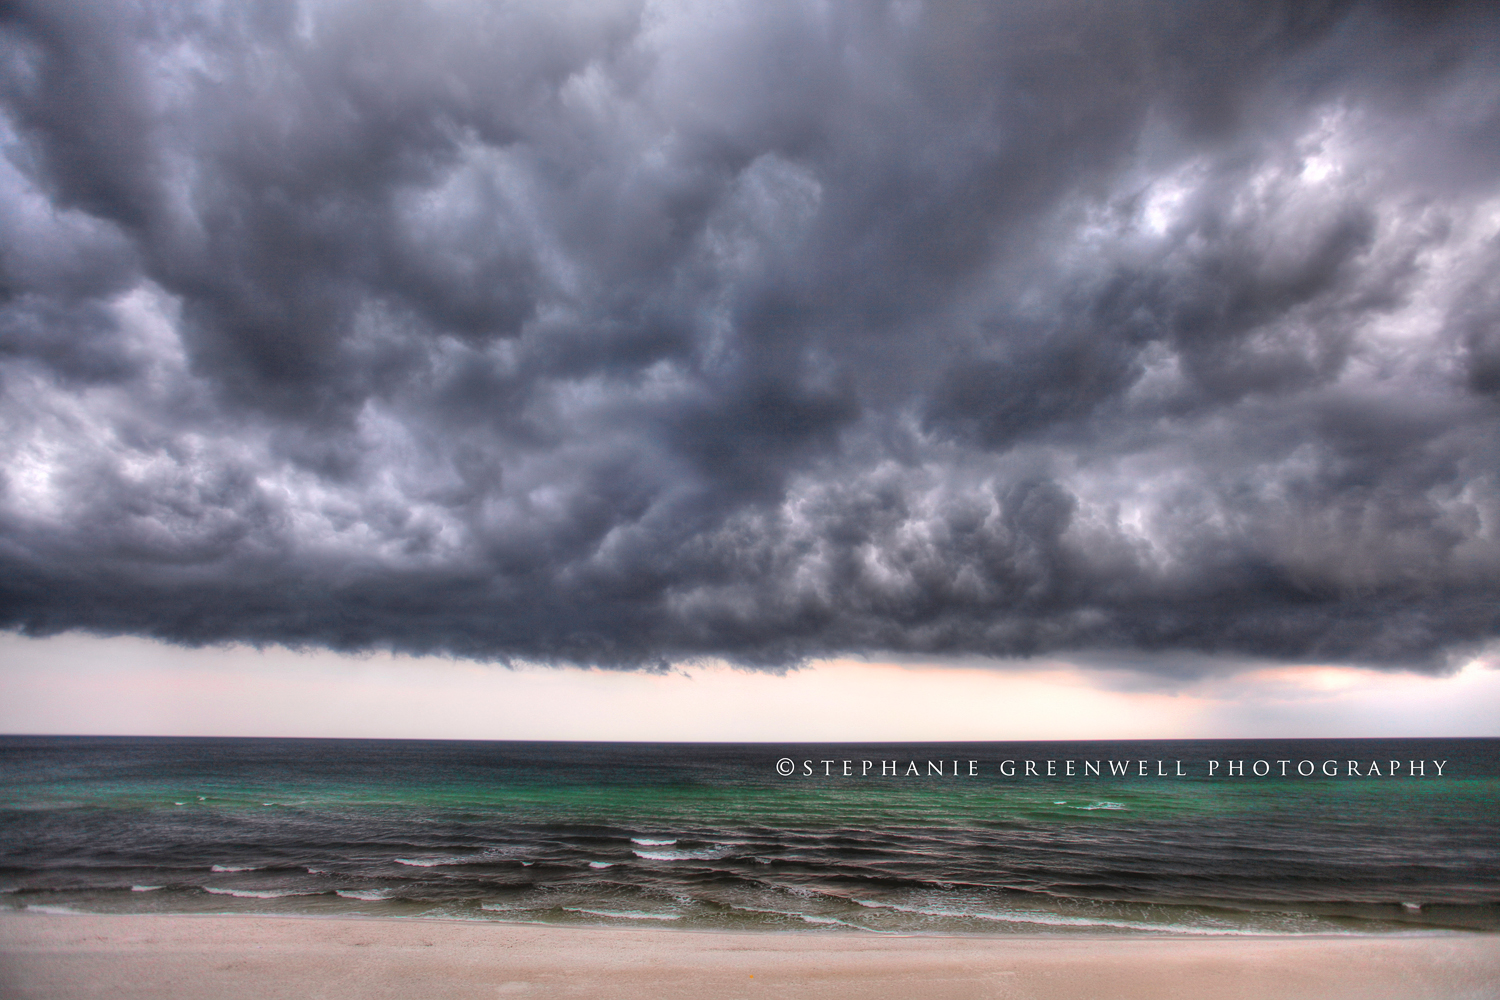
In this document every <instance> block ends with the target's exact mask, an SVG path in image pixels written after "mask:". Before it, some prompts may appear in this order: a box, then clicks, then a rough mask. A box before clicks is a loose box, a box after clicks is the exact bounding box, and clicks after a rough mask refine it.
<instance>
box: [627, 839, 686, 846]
mask: <svg viewBox="0 0 1500 1000" xmlns="http://www.w3.org/2000/svg"><path fill="white" fill-rule="evenodd" d="M630 842H631V843H632V844H640V845H641V846H642V847H671V846H672V845H673V844H675V843H677V841H675V840H652V839H651V838H650V837H631V838H630Z"/></svg>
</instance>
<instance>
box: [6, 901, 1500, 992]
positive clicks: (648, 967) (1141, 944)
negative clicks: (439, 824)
mask: <svg viewBox="0 0 1500 1000" xmlns="http://www.w3.org/2000/svg"><path fill="white" fill-rule="evenodd" d="M0 996H4V997H6V998H24V1000H30V998H42V997H45V998H49V1000H53V998H55V1000H63V998H67V1000H73V998H84V997H119V998H127V1000H128V998H141V1000H148V998H149V1000H177V998H189V997H191V998H213V1000H238V998H246V1000H249V998H255V1000H280V998H288V1000H291V998H296V1000H305V998H321V1000H345V998H354V997H359V998H366V997H371V998H385V997H389V998H392V1000H398V998H399V1000H424V998H428V997H432V998H437V997H442V998H445V1000H467V998H471V997H483V998H485V1000H495V998H506V997H517V998H524V997H568V998H583V1000H591V998H606V997H607V998H613V1000H635V998H639V1000H648V998H649V1000H678V998H695V1000H698V998H702V1000H735V998H741V997H744V998H752V997H766V998H769V997H776V998H827V1000H835V998H836V1000H875V998H880V1000H958V998H963V1000H968V998H986V1000H1007V998H1016V1000H1021V998H1024V1000H1063V998H1067V1000H1137V998H1139V1000H1148V998H1149V1000H1177V998H1181V1000H1220V998H1244V1000H1294V998H1296V1000H1301V998H1306V1000H1313V998H1316V1000H1345V998H1351V1000H1352V998H1359V1000H1398V998H1399V1000H1423V998H1438V1000H1495V998H1497V997H1500V935H1478V934H1474V935H1458V934H1431V935H1412V936H1401V937H1379V938H1373V937H1358V938H1356V937H1300V938H1290V937H1288V938H1250V937H1239V938H1196V939H1180V938H1160V937H1122V938H1109V939H1101V938H1096V939H1091V940H1082V939H1078V938H1059V937H1025V938H978V937H975V938H960V937H886V936H875V935H870V934H778V933H733V934H728V933H711V932H691V931H660V930H640V931H636V930H596V929H584V928H576V929H575V928H567V927H540V926H531V925H517V924H485V923H470V922H462V921H436V920H432V921H429V920H349V919H335V918H282V917H196V916H72V915H60V914H36V913H8V914H0Z"/></svg>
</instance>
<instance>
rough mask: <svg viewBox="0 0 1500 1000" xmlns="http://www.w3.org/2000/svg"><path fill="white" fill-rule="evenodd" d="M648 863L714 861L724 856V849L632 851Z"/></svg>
mask: <svg viewBox="0 0 1500 1000" xmlns="http://www.w3.org/2000/svg"><path fill="white" fill-rule="evenodd" d="M630 853H632V854H634V855H635V856H636V857H638V858H645V859H646V860H647V861H712V860H714V859H715V858H722V857H723V856H724V848H722V847H700V848H699V849H698V850H696V851H631V852H630Z"/></svg>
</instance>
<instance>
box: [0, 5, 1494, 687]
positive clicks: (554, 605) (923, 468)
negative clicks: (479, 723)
mask: <svg viewBox="0 0 1500 1000" xmlns="http://www.w3.org/2000/svg"><path fill="white" fill-rule="evenodd" d="M0 18H3V20H0V150H3V154H4V156H3V159H0V380H3V381H0V393H3V396H0V421H3V426H4V431H5V433H4V436H3V439H0V452H3V456H4V460H3V467H0V471H3V480H0V623H3V625H4V626H5V627H9V628H11V629H20V630H23V631H25V632H27V633H30V634H48V633H52V632H57V631H61V630H67V629H85V630H90V631H94V632H99V633H104V634H115V633H129V634H141V635H151V636H156V637H159V638H164V639H168V640H172V641H178V642H186V643H213V642H220V641H235V640H240V641H249V642H257V643H267V642H269V643H287V644H292V645H303V644H313V645H326V646H329V647H332V648H336V649H363V648H393V649H396V650H402V651H412V652H429V651H440V652H448V653H452V654H456V655H461V656H473V657H480V658H493V659H509V658H525V659H532V660H542V661H571V662H578V663H587V664H597V665H604V666H625V667H628V666H653V665H657V664H660V663H663V662H667V661H677V660H682V659H691V658H695V657H723V658H726V659H729V660H731V661H734V662H738V663H741V664H746V665H753V666H771V667H778V666H784V665H787V664H790V663H796V662H799V661H801V660H804V659H806V658H809V657H818V656H823V655H831V654H848V653H856V654H857V653H872V654H875V653H890V654H901V655H952V656H1014V655H1032V654H1039V653H1044V652H1067V651H1075V652H1080V653H1085V654H1087V655H1089V656H1098V655H1105V656H1107V655H1108V652H1109V651H1111V650H1115V651H1120V653H1121V655H1125V654H1126V653H1128V654H1129V655H1130V656H1131V657H1132V659H1131V661H1130V662H1131V663H1132V664H1141V663H1146V664H1150V663H1153V662H1154V663H1159V664H1161V669H1162V670H1164V671H1177V670H1180V669H1187V668H1183V667H1181V666H1180V664H1182V663H1191V662H1196V661H1195V660H1194V659H1193V658H1194V656H1198V655H1202V654H1208V655H1224V656H1233V657H1257V658H1271V659H1282V660H1287V661H1317V662H1342V663H1360V664H1374V665H1399V666H1416V667H1427V668H1441V667H1442V666H1443V665H1444V664H1445V663H1447V662H1448V661H1449V658H1450V657H1451V656H1453V655H1458V654H1462V653H1464V652H1466V651H1471V650H1474V649H1477V648H1479V647H1481V646H1483V645H1484V644H1486V643H1489V642H1492V641H1494V640H1495V639H1496V638H1497V637H1500V492H1497V487H1500V482H1497V475H1500V325H1497V324H1500V298H1497V293H1496V291H1495V290H1496V288H1500V280H1497V275H1500V69H1497V67H1500V17H1497V15H1496V14H1495V12H1494V9H1493V7H1491V6H1490V5H1472V6H1465V5H1440V4H1418V5H1412V6H1402V5H1398V4H1376V3H1363V4H1361V3H1307V2H1305V0H1304V2H1297V3H1286V4H1275V3H1253V4H1251V3H1246V4H1227V3H1214V4H1183V3H1175V2H1174V3H1139V4H1096V3H1066V2H1060V3H1047V4H1015V5H997V4H991V3H974V4H967V3H949V2H945V3H941V4H938V3H933V4H924V3H922V2H920V0H895V2H891V3H887V4H876V3H858V4H856V3H848V4H844V3H832V4H824V3H819V4H814V3H794V2H766V0H755V2H753V3H743V4H740V3H732V2H731V3H723V2H716V3H671V2H662V3H639V2H624V0H622V2H618V3H608V2H603V3H601V2H582V0H579V2H574V3H568V2H558V0H547V2H541V0H538V2H535V3H531V2H518V3H504V4H500V3H479V2H473V3H470V2H464V0H442V2H438V0H433V2H432V3H429V4H426V5H423V4H416V3H399V4H398V3H384V2H369V0H363V2H350V3H336V2H329V3H315V2H303V3H297V2H291V0H288V2H282V3H262V4H221V3H214V2H207V0H204V2H200V3H166V2H152V0H140V2H137V3H133V4H129V3H120V4H97V3H93V2H89V0H46V2H24V0H18V2H13V3H10V4H7V5H6V6H5V8H4V13H3V14H0ZM1101 651H1102V653H1101ZM1153 657H1155V658H1153ZM1173 664H1176V665H1177V666H1172V665H1173Z"/></svg>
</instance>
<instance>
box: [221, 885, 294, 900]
mask: <svg viewBox="0 0 1500 1000" xmlns="http://www.w3.org/2000/svg"><path fill="white" fill-rule="evenodd" d="M203 891H204V892H211V893H213V894H214V895H215V896H239V897H242V898H244V899H281V898H282V897H283V896H306V895H307V893H305V892H293V891H282V892H277V891H276V890H273V889H266V890H259V889H218V888H215V887H213V886H208V885H205V886H204V887H203Z"/></svg>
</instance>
